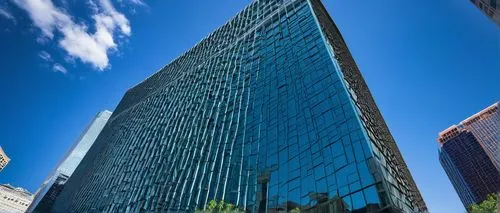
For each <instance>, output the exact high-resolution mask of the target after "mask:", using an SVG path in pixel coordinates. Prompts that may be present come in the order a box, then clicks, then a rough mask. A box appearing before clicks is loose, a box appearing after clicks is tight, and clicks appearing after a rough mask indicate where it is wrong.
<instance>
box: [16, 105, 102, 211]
mask: <svg viewBox="0 0 500 213" xmlns="http://www.w3.org/2000/svg"><path fill="white" fill-rule="evenodd" d="M110 117H111V112H110V111H107V110H105V111H102V112H99V113H97V115H96V116H95V117H94V119H92V121H91V122H90V124H89V125H88V126H87V128H86V129H85V130H84V131H83V132H82V134H81V135H80V137H78V139H77V140H76V142H75V143H74V144H73V147H71V149H70V150H69V152H68V153H67V154H66V156H65V157H64V158H63V159H62V161H61V163H60V164H59V165H58V166H57V168H56V169H55V170H54V171H53V172H52V173H51V174H50V175H49V176H48V177H47V179H46V180H45V181H44V183H43V184H42V186H41V187H40V188H39V189H38V191H37V193H36V194H35V199H34V200H33V202H32V203H31V205H30V206H29V208H28V210H27V211H26V212H27V213H46V212H50V211H51V209H52V206H53V205H54V202H55V201H56V199H57V197H58V196H59V194H60V193H61V191H62V190H63V189H64V186H65V184H66V181H67V180H68V178H70V177H71V175H72V174H73V172H74V171H75V169H76V167H77V166H78V164H80V162H81V161H82V159H83V158H84V157H85V155H86V154H87V152H88V150H89V149H90V147H92V144H94V141H95V140H96V138H97V136H98V135H99V133H101V130H102V129H103V128H104V126H105V125H106V123H107V121H108V119H109V118H110Z"/></svg>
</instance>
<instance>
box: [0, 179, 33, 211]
mask: <svg viewBox="0 0 500 213" xmlns="http://www.w3.org/2000/svg"><path fill="white" fill-rule="evenodd" d="M32 200H33V195H32V194H31V193H30V192H28V191H27V190H25V189H23V188H15V187H13V186H11V185H9V184H0V212H1V213H24V212H25V211H26V209H28V206H29V205H30V203H31V201H32Z"/></svg>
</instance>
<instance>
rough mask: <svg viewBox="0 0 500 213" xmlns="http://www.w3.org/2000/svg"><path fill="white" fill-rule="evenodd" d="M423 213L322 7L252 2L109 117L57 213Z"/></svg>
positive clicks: (303, 1) (278, 0)
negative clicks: (224, 209) (213, 206)
mask: <svg viewBox="0 0 500 213" xmlns="http://www.w3.org/2000/svg"><path fill="white" fill-rule="evenodd" d="M211 200H224V201H225V202H229V203H232V204H234V205H235V206H237V207H238V208H240V209H242V210H245V211H247V212H288V211H291V210H293V209H300V210H301V211H303V212H343V213H344V212H426V211H427V209H426V207H425V203H424V202H423V200H422V198H421V196H420V193H419V191H418V189H417V188H416V185H415V183H414V181H413V179H412V177H411V175H410V173H409V171H408V169H407V168H406V164H405V162H404V161H403V159H402V156H401V154H400V153H399V150H398V148H397V146H396V144H395V142H394V139H393V138H392V136H391V134H390V132H389V130H388V128H387V126H386V125H385V123H384V121H383V118H382V116H381V114H380V112H379V111H378V109H377V106H376V105H375V103H374V101H373V98H372V97H371V95H370V92H369V90H368V87H367V86H366V84H365V82H364V81H363V78H362V77H361V74H360V72H359V70H358V69H357V67H356V64H355V63H354V60H353V59H352V57H351V55H350V53H349V51H348V50H347V47H346V44H345V42H344V40H343V39H342V37H341V36H340V33H339V31H338V29H337V28H336V27H335V25H334V23H333V21H332V20H331V19H330V17H329V15H328V14H327V12H326V10H325V9H324V7H323V5H322V4H321V2H320V1H319V0H256V1H254V2H252V3H251V4H250V5H249V6H248V7H247V8H245V9H244V10H243V11H242V12H240V13H239V14H237V15H236V16H235V17H234V18H233V19H231V20H230V21H229V22H228V23H226V24H225V25H223V26H222V27H220V28H219V29H217V30H216V31H215V32H213V33H212V34H210V35H209V36H208V37H206V38H205V39H203V40H202V41H201V42H200V43H199V44H197V45H196V46H195V47H193V48H192V49H190V50H189V51H187V52H186V53H185V54H183V55H182V56H180V57H179V58H177V59H175V60H174V61H173V62H171V63H170V64H169V65H167V66H166V67H164V68H163V69H161V70H160V71H159V72H157V73H156V74H154V75H152V76H151V77H149V78H148V79H146V80H145V81H143V82H142V83H140V84H138V85H136V86H135V87H133V88H131V89H130V90H129V91H127V93H126V94H125V96H124V97H123V99H122V101H121V102H120V104H119V105H118V106H117V108H116V110H115V112H114V113H113V115H112V117H111V118H110V119H109V121H108V123H107V125H106V126H105V128H104V129H103V131H102V132H101V134H100V135H99V137H98V138H97V140H96V142H95V143H94V146H92V148H91V149H90V150H89V152H88V153H87V155H86V156H85V158H84V159H83V161H82V162H81V164H80V165H79V166H78V168H77V169H76V171H75V172H74V173H73V175H72V177H71V178H70V179H69V180H68V182H67V183H66V186H65V188H64V190H63V191H62V193H61V195H60V196H59V198H58V200H57V201H56V204H55V208H54V209H53V211H54V212H192V211H194V210H195V209H203V208H204V207H205V206H206V204H207V203H208V202H209V201H211Z"/></svg>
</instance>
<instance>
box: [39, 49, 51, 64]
mask: <svg viewBox="0 0 500 213" xmlns="http://www.w3.org/2000/svg"><path fill="white" fill-rule="evenodd" d="M38 57H40V58H41V59H43V60H44V61H46V62H51V61H52V56H51V55H50V54H49V53H48V52H46V51H40V52H39V53H38Z"/></svg>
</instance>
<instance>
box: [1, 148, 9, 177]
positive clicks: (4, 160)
mask: <svg viewBox="0 0 500 213" xmlns="http://www.w3.org/2000/svg"><path fill="white" fill-rule="evenodd" d="M9 162H10V158H9V157H7V155H6V154H5V152H4V151H3V149H2V147H1V146H0V172H1V171H2V170H3V168H5V167H6V166H7V164H9Z"/></svg>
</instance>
